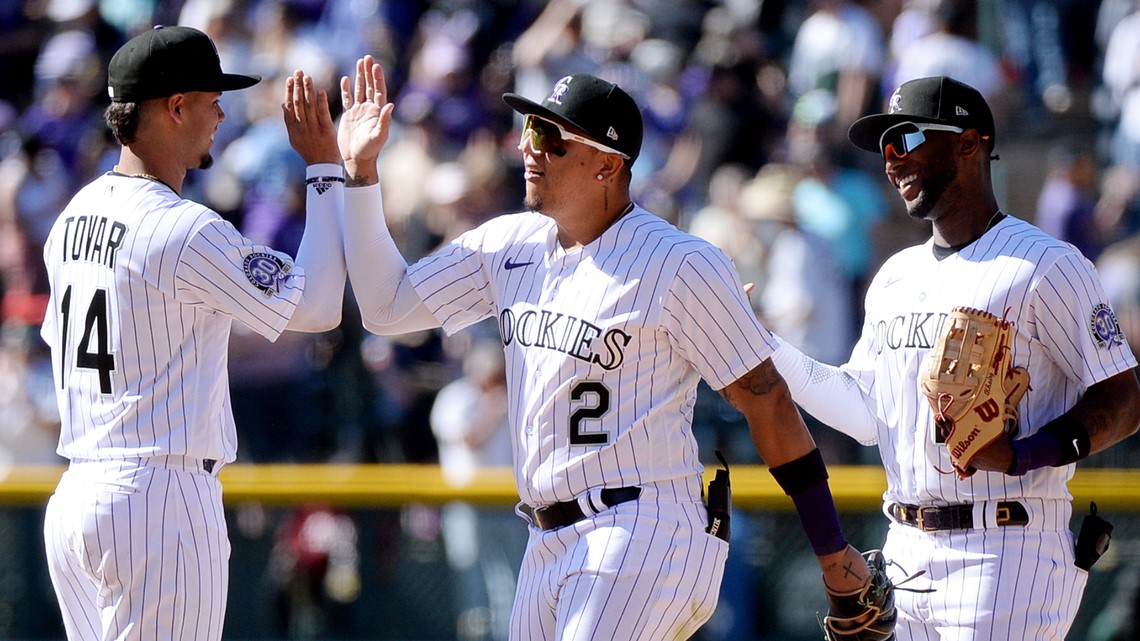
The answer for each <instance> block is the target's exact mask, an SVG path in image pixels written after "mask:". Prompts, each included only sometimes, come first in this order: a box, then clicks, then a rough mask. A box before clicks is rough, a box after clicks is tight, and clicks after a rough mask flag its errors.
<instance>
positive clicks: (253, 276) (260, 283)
mask: <svg viewBox="0 0 1140 641" xmlns="http://www.w3.org/2000/svg"><path fill="white" fill-rule="evenodd" d="M244 269H245V277H246V278H248V279H249V282H251V283H253V286H254V287H256V288H258V289H260V290H261V292H262V293H263V294H265V297H266V298H269V297H270V296H273V295H274V294H277V293H278V292H280V291H281V282H282V281H283V280H285V277H286V276H288V275H289V271H290V270H292V269H293V265H292V264H290V263H287V262H285V261H284V260H281V259H280V258H278V257H277V256H274V255H273V254H269V253H266V252H255V253H252V254H250V255H249V256H246V257H245V263H244Z"/></svg>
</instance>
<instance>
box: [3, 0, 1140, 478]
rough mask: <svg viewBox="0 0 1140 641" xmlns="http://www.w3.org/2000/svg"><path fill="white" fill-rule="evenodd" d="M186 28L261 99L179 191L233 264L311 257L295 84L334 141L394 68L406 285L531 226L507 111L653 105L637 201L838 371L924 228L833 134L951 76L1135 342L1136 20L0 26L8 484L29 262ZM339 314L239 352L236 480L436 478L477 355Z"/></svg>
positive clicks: (32, 409) (237, 101) (1067, 10)
mask: <svg viewBox="0 0 1140 641" xmlns="http://www.w3.org/2000/svg"><path fill="white" fill-rule="evenodd" d="M175 23H179V24H187V25H191V26H195V27H198V28H201V29H203V30H204V31H206V32H208V33H209V34H210V35H211V36H212V37H213V38H214V40H215V41H216V42H217V43H218V48H219V52H220V55H221V57H222V58H223V64H224V65H226V66H227V68H228V67H233V68H235V69H239V70H241V71H243V72H252V73H258V74H261V75H262V76H263V78H264V80H263V81H262V82H261V83H260V84H259V85H257V87H256V88H254V89H252V90H249V91H245V92H234V93H227V94H224V95H223V97H222V106H223V108H224V109H225V111H226V113H227V119H226V121H225V122H224V123H223V125H222V126H221V128H220V130H219V132H218V135H217V138H216V142H215V146H214V155H215V157H216V159H217V161H218V162H217V163H216V165H215V167H214V168H213V169H211V170H209V171H201V172H192V173H191V175H190V177H189V180H188V183H187V187H186V193H185V195H186V196H187V197H190V198H194V199H196V200H200V201H202V202H205V203H207V204H208V205H209V206H211V207H212V208H214V209H215V210H217V211H219V212H220V213H222V214H223V215H224V216H225V217H227V218H228V219H229V220H231V221H232V222H233V223H234V224H235V225H236V226H238V228H239V229H241V231H242V232H243V233H245V234H246V235H247V236H249V237H250V238H253V239H255V240H259V241H265V242H267V243H269V244H271V245H272V246H274V247H279V248H282V249H285V250H294V249H295V248H296V246H297V243H298V242H299V239H300V234H301V230H302V227H303V217H304V197H303V191H302V184H303V181H302V180H301V177H302V176H303V173H302V172H303V168H302V167H301V166H300V160H299V159H298V158H297V156H296V154H295V153H293V151H292V150H291V149H290V147H289V144H288V141H287V139H286V136H285V130H284V127H283V125H282V124H281V121H280V119H281V115H280V113H281V112H280V108H279V104H280V101H281V97H282V94H283V89H282V88H283V85H284V80H283V79H284V77H285V76H286V75H287V74H289V73H290V72H292V71H293V70H294V69H297V68H301V69H304V70H305V71H306V72H308V73H310V74H312V75H313V76H314V77H315V78H316V79H317V80H318V82H319V83H320V84H321V85H323V86H325V87H327V88H329V89H331V90H332V93H333V96H334V100H333V101H332V102H333V103H334V104H333V105H332V107H333V110H334V115H335V112H336V111H337V110H338V109H339V104H338V101H336V100H335V96H336V82H337V79H338V78H339V77H340V76H341V75H344V74H346V73H349V72H350V71H351V69H352V65H353V63H354V61H355V59H356V58H357V57H359V56H360V55H361V54H363V53H365V52H371V53H373V54H375V55H376V56H377V57H378V58H379V59H380V60H381V61H382V62H383V65H384V69H385V71H386V73H387V77H388V84H389V87H390V89H391V94H392V96H393V100H394V102H395V104H396V111H395V121H394V130H393V135H392V140H391V142H390V144H389V146H388V148H387V150H386V151H385V153H384V155H383V157H382V172H383V178H382V181H383V186H384V200H385V208H386V213H387V217H388V220H389V222H390V225H391V226H392V228H393V231H394V233H395V236H396V238H397V240H398V242H399V244H400V246H401V248H402V249H403V251H404V254H405V256H407V257H408V259H409V260H415V259H416V258H418V257H420V256H422V255H423V254H425V253H427V252H429V251H430V250H431V249H433V248H434V247H436V246H437V245H439V244H440V243H441V242H445V241H447V240H449V239H450V238H452V237H454V236H455V235H457V234H459V233H461V232H462V231H464V230H466V229H469V228H471V227H473V226H475V225H477V224H479V223H480V222H482V221H484V220H486V219H487V218H489V217H491V216H495V215H498V214H502V213H509V212H512V211H515V210H517V209H518V208H519V207H520V203H521V194H522V180H521V178H520V164H521V159H520V154H519V152H518V150H517V149H516V144H517V140H518V130H517V127H518V124H519V123H518V121H517V120H516V119H515V117H514V115H513V112H512V111H511V110H510V109H509V108H507V107H506V105H504V104H503V103H502V101H501V100H500V96H501V94H502V93H503V92H505V91H516V92H520V93H522V94H524V95H528V96H531V97H534V98H540V97H542V96H544V95H546V93H547V92H548V91H549V88H550V87H551V86H552V85H553V83H554V82H555V81H556V80H557V79H558V78H560V77H562V76H564V75H567V74H570V73H572V72H577V71H589V72H592V73H595V74H598V75H600V76H603V77H605V78H608V79H611V80H613V81H615V82H618V83H619V84H621V85H622V86H623V87H625V88H626V89H627V90H629V91H630V93H632V94H633V95H634V96H635V97H636V99H637V100H638V102H639V103H640V104H641V106H642V108H643V111H644V114H645V125H646V136H645V144H644V150H643V152H642V155H641V158H640V159H639V160H638V162H637V164H636V165H635V167H634V173H635V180H634V185H633V188H634V191H635V198H636V199H637V201H638V202H640V203H641V204H643V205H644V206H646V207H647V208H648V209H650V210H651V211H655V212H658V213H659V214H661V215H663V216H665V217H667V218H669V219H670V220H671V221H673V222H674V223H676V224H677V225H678V226H680V227H682V228H684V229H687V230H690V231H692V232H693V233H695V234H698V235H700V236H702V237H705V238H707V239H709V240H710V241H712V242H714V243H715V244H717V245H718V246H720V247H722V248H723V249H724V250H726V251H727V252H728V253H729V254H730V255H731V256H732V257H733V259H734V260H735V262H736V265H737V267H738V269H739V270H740V272H741V275H742V277H743V279H744V280H745V282H754V283H756V284H757V288H756V291H755V292H754V294H753V296H752V300H753V303H754V305H755V307H756V312H757V314H759V315H760V316H761V317H762V318H763V320H764V321H765V322H766V323H767V324H768V326H770V327H771V328H772V329H773V330H774V331H776V332H777V333H779V334H780V335H781V336H783V337H784V338H785V339H787V340H789V341H790V342H792V343H794V344H797V345H798V346H799V347H800V348H801V349H803V350H804V351H805V352H806V353H808V354H810V355H812V356H814V357H816V358H819V359H821V360H824V361H828V362H833V363H838V362H843V361H844V360H846V355H847V354H848V352H849V350H850V347H851V345H852V344H853V342H854V340H855V338H856V336H857V334H858V330H859V328H858V326H857V322H858V321H857V320H856V319H858V318H860V314H859V308H860V305H861V300H862V295H863V287H864V286H865V279H866V277H867V275H868V274H869V273H871V272H872V271H873V270H874V269H875V268H876V267H877V264H878V261H879V260H881V259H882V257H884V256H886V255H887V254H888V253H890V252H891V251H894V250H895V249H897V248H899V247H901V246H902V245H905V244H910V243H913V242H918V241H921V240H923V238H924V236H925V234H927V229H928V228H927V226H926V224H924V223H921V222H915V221H909V220H907V219H906V216H905V215H903V214H902V213H901V211H902V210H901V206H900V204H899V201H898V198H897V196H895V195H894V194H892V193H889V192H888V185H887V182H886V180H885V179H884V178H883V176H882V172H881V162H880V161H879V159H877V158H875V157H874V156H873V155H871V154H862V153H857V152H856V150H855V149H854V147H853V146H851V145H850V144H849V143H848V142H847V140H846V130H847V126H848V125H849V124H850V123H851V122H852V121H853V120H854V119H856V118H857V117H859V116H860V115H863V114H865V113H869V112H872V111H877V110H879V109H881V107H882V105H883V101H884V100H885V98H886V97H887V96H889V95H890V93H891V91H892V89H893V88H894V87H895V86H897V85H898V84H899V83H901V82H902V81H904V80H907V79H910V78H914V77H919V76H924V75H934V74H946V75H952V76H955V77H957V78H959V79H961V80H964V81H966V82H967V83H969V84H972V85H974V86H975V87H977V88H978V89H979V90H981V91H982V92H983V93H984V94H985V95H986V96H987V98H988V99H989V100H990V101H991V103H992V105H993V107H994V110H995V113H996V116H997V119H998V139H999V140H998V152H999V153H1000V154H1003V155H1004V159H1003V160H1000V161H998V162H997V167H996V170H997V176H998V181H999V185H998V190H999V194H1000V193H1005V194H1022V198H1021V202H1016V203H1010V202H1004V203H1003V205H1004V206H1005V207H1006V208H1007V209H1009V210H1010V212H1011V213H1013V214H1014V215H1017V216H1021V217H1024V218H1027V219H1029V220H1031V221H1034V222H1036V223H1037V224H1038V225H1040V226H1041V227H1043V228H1045V229H1046V230H1047V231H1049V232H1051V233H1053V234H1054V235H1056V236H1058V237H1060V238H1063V239H1065V240H1068V241H1070V242H1072V243H1074V244H1075V245H1077V246H1078V247H1080V248H1081V249H1082V251H1083V252H1084V253H1085V254H1086V256H1088V257H1089V259H1090V260H1094V261H1096V262H1097V264H1098V266H1099V267H1100V268H1101V273H1102V276H1103V278H1104V280H1105V282H1106V286H1107V287H1108V288H1109V289H1110V290H1111V292H1110V293H1111V295H1112V297H1113V301H1114V303H1115V305H1116V311H1117V314H1118V316H1119V317H1120V321H1121V323H1122V325H1123V326H1124V328H1125V331H1126V333H1127V334H1129V335H1131V336H1136V337H1140V311H1138V310H1140V236H1137V235H1136V234H1137V232H1138V231H1140V211H1138V202H1140V201H1138V196H1137V194H1138V192H1140V187H1138V185H1140V169H1138V167H1140V3H1138V2H1136V0H1102V1H1100V2H1086V1H1082V0H996V1H994V2H976V1H975V0H862V1H856V0H798V1H793V0H784V1H772V0H769V1H764V2H762V1H760V0H668V1H667V0H589V1H586V0H552V1H550V2H542V1H540V0H482V1H475V0H434V1H420V2H406V1H400V2H395V1H385V0H348V1H344V2H334V1H332V0H22V1H12V2H6V3H3V6H2V7H0V56H2V57H0V60H2V64H0V131H2V134H0V295H2V307H0V323H2V325H0V418H2V419H3V420H0V457H8V458H9V459H11V460H14V461H20V462H37V461H40V462H42V461H50V460H53V457H54V454H53V452H52V450H53V443H54V439H55V435H54V429H55V426H54V424H53V421H54V417H53V414H54V409H53V407H54V402H53V399H52V389H51V384H50V375H49V371H48V369H49V368H48V364H47V363H46V361H45V357H46V351H45V349H44V348H43V345H42V343H41V341H40V340H39V339H38V336H37V335H36V334H37V331H38V325H39V323H40V320H41V319H42V316H43V307H44V303H45V300H46V280H45V274H44V269H43V264H42V256H41V247H42V243H43V240H44V237H45V235H46V233H47V230H48V229H49V228H50V226H51V223H52V221H53V220H54V218H55V216H56V215H57V213H58V212H59V211H60V209H61V207H62V206H63V204H64V203H65V202H66V201H67V200H68V199H69V198H70V197H71V195H72V194H73V193H74V192H75V191H76V190H77V189H78V188H79V187H80V186H81V185H83V184H84V183H86V182H87V181H89V180H90V179H91V178H92V177H93V176H95V175H98V174H99V173H101V172H104V171H107V170H108V169H110V167H111V166H112V164H113V162H114V158H115V157H116V153H117V147H116V145H115V143H114V141H113V140H112V139H111V138H110V136H109V135H108V133H107V130H106V127H105V126H104V124H103V119H102V112H103V109H104V107H105V106H106V104H107V102H108V97H107V95H106V89H105V85H106V83H105V69H106V64H107V62H108V59H109V57H110V56H111V54H112V53H113V52H114V51H115V49H116V48H117V47H118V46H119V45H120V44H121V43H122V42H124V41H125V40H126V39H127V38H129V37H130V36H132V35H134V34H135V33H137V32H139V31H140V30H144V29H148V28H150V27H151V26H152V25H154V24H175ZM1027 189H1028V190H1031V191H1033V192H1034V193H1035V194H1036V195H1038V196H1039V197H1037V198H1036V199H1034V198H1025V197H1024V194H1025V192H1026V190H1027ZM1007 200H1008V199H1007ZM357 286H367V283H357ZM345 305H346V308H347V309H346V313H345V319H346V322H345V323H344V324H343V326H342V327H341V328H339V329H338V330H336V331H333V332H329V333H327V334H322V335H316V336H313V335H305V334H296V333H287V334H286V335H285V336H283V337H282V338H281V339H280V340H278V341H277V343H276V344H270V343H268V342H266V341H265V340H263V339H262V338H260V337H258V336H256V335H253V334H252V333H250V332H246V331H244V329H243V328H241V327H236V326H235V328H234V337H233V341H232V358H231V364H230V367H231V371H230V376H231V380H232V392H233V405H234V412H235V415H236V417H237V422H238V427H239V433H240V436H241V439H242V446H241V452H240V457H241V460H243V461H247V462H267V461H327V460H335V461H362V462H365V461H411V462H426V461H436V460H438V456H439V444H438V442H437V440H436V439H435V437H434V436H433V434H432V431H431V430H430V429H429V428H428V425H429V420H428V418H429V414H430V412H431V407H432V404H433V401H434V399H435V397H436V394H437V393H438V392H439V390H440V389H442V388H443V386H444V385H446V384H448V383H449V382H451V381H453V380H455V379H457V378H458V377H459V375H460V373H461V363H462V361H463V359H464V358H465V356H466V355H467V353H468V352H469V351H470V350H471V349H472V346H474V345H476V344H477V343H479V342H480V341H482V340H484V339H488V338H493V337H494V335H495V333H496V330H495V328H494V327H493V325H492V326H489V327H478V328H475V329H474V330H472V331H468V332H465V333H463V334H462V335H459V336H455V337H445V336H443V335H442V334H441V333H439V332H424V333H421V334H416V335H408V336H402V337H398V338H381V337H376V336H371V335H368V334H367V333H366V332H364V331H363V330H362V329H361V328H360V326H359V323H357V322H355V321H353V320H352V319H353V318H357V314H356V312H355V309H353V301H352V299H351V295H350V294H349V295H346V299H345ZM1138 344H1140V342H1138ZM708 403H709V404H710V405H711V406H710V407H708V408H705V409H706V410H707V411H705V412H702V413H701V414H699V416H701V417H705V418H707V419H708V422H709V425H710V430H711V431H710V434H709V436H708V438H710V439H713V440H714V441H715V442H717V443H718V444H719V445H720V446H722V447H732V441H731V439H734V438H736V437H735V436H734V435H733V434H731V433H729V434H723V433H721V430H720V428H723V429H724V430H729V432H731V431H732V430H733V426H732V425H731V424H732V423H733V418H732V417H731V416H728V415H726V413H725V411H724V408H723V407H717V403H718V399H716V398H715V397H713V398H711V399H708ZM721 424H723V425H721ZM718 426H719V427H718ZM701 429H702V428H701V427H700V426H698V431H700V430H701ZM823 438H824V440H827V438H829V437H823ZM836 438H839V439H842V438H843V437H836ZM726 439H728V440H727V441H726ZM733 449H734V450H735V449H741V450H742V451H741V452H740V453H739V455H740V456H742V457H745V458H747V457H748V456H749V453H748V450H749V449H750V448H747V447H744V448H735V447H734V448H733ZM853 449H854V448H853V445H852V444H850V443H847V442H846V441H845V440H843V441H837V442H836V444H835V445H834V447H832V448H830V449H829V450H828V457H829V459H831V460H840V461H850V460H859V456H860V455H859V453H857V452H853V451H851V450H853Z"/></svg>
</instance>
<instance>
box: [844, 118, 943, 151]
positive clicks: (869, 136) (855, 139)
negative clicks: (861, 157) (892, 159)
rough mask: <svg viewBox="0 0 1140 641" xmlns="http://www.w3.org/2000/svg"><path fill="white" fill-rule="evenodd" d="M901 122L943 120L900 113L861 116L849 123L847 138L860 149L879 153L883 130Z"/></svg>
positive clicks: (935, 121) (933, 121)
mask: <svg viewBox="0 0 1140 641" xmlns="http://www.w3.org/2000/svg"><path fill="white" fill-rule="evenodd" d="M902 122H932V123H938V122H943V121H941V120H938V119H937V118H926V117H923V116H912V115H908V114H901V113H898V114H874V115H872V116H863V117H862V118H860V119H858V120H856V121H855V122H853V123H851V128H850V129H848V130H847V139H848V140H850V141H851V142H852V143H853V144H854V145H855V146H856V147H858V148H860V149H864V150H866V151H873V152H875V153H879V140H880V139H881V138H882V137H883V132H884V131H886V130H888V129H890V128H891V127H894V126H895V125H897V124H899V123H902Z"/></svg>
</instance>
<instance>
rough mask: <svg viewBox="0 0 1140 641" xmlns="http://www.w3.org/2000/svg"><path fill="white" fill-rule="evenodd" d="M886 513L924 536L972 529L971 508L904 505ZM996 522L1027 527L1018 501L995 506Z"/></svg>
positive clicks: (965, 506)
mask: <svg viewBox="0 0 1140 641" xmlns="http://www.w3.org/2000/svg"><path fill="white" fill-rule="evenodd" d="M887 511H889V512H890V514H891V516H892V517H894V519H895V520H896V521H898V522H899V523H904V524H906V525H909V526H911V527H916V528H918V529H920V530H922V531H924V532H936V531H939V530H969V529H972V528H973V527H974V506H973V505H969V504H966V505H946V506H935V505H926V506H921V507H920V506H918V505H904V504H902V503H891V504H890V505H889V506H887ZM996 522H997V524H998V525H999V526H1003V527H1005V526H1010V525H1028V524H1029V513H1028V512H1026V511H1025V506H1024V505H1022V504H1021V503H1018V502H1017V501H1001V502H999V503H998V504H997V518H996Z"/></svg>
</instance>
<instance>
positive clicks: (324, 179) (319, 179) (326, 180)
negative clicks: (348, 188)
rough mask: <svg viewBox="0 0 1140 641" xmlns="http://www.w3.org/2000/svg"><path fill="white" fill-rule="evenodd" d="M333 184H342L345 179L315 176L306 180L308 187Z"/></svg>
mask: <svg viewBox="0 0 1140 641" xmlns="http://www.w3.org/2000/svg"><path fill="white" fill-rule="evenodd" d="M331 182H339V183H342V182H344V178H341V177H340V176H313V177H312V178H306V179H305V184H306V185H313V184H316V183H331Z"/></svg>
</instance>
